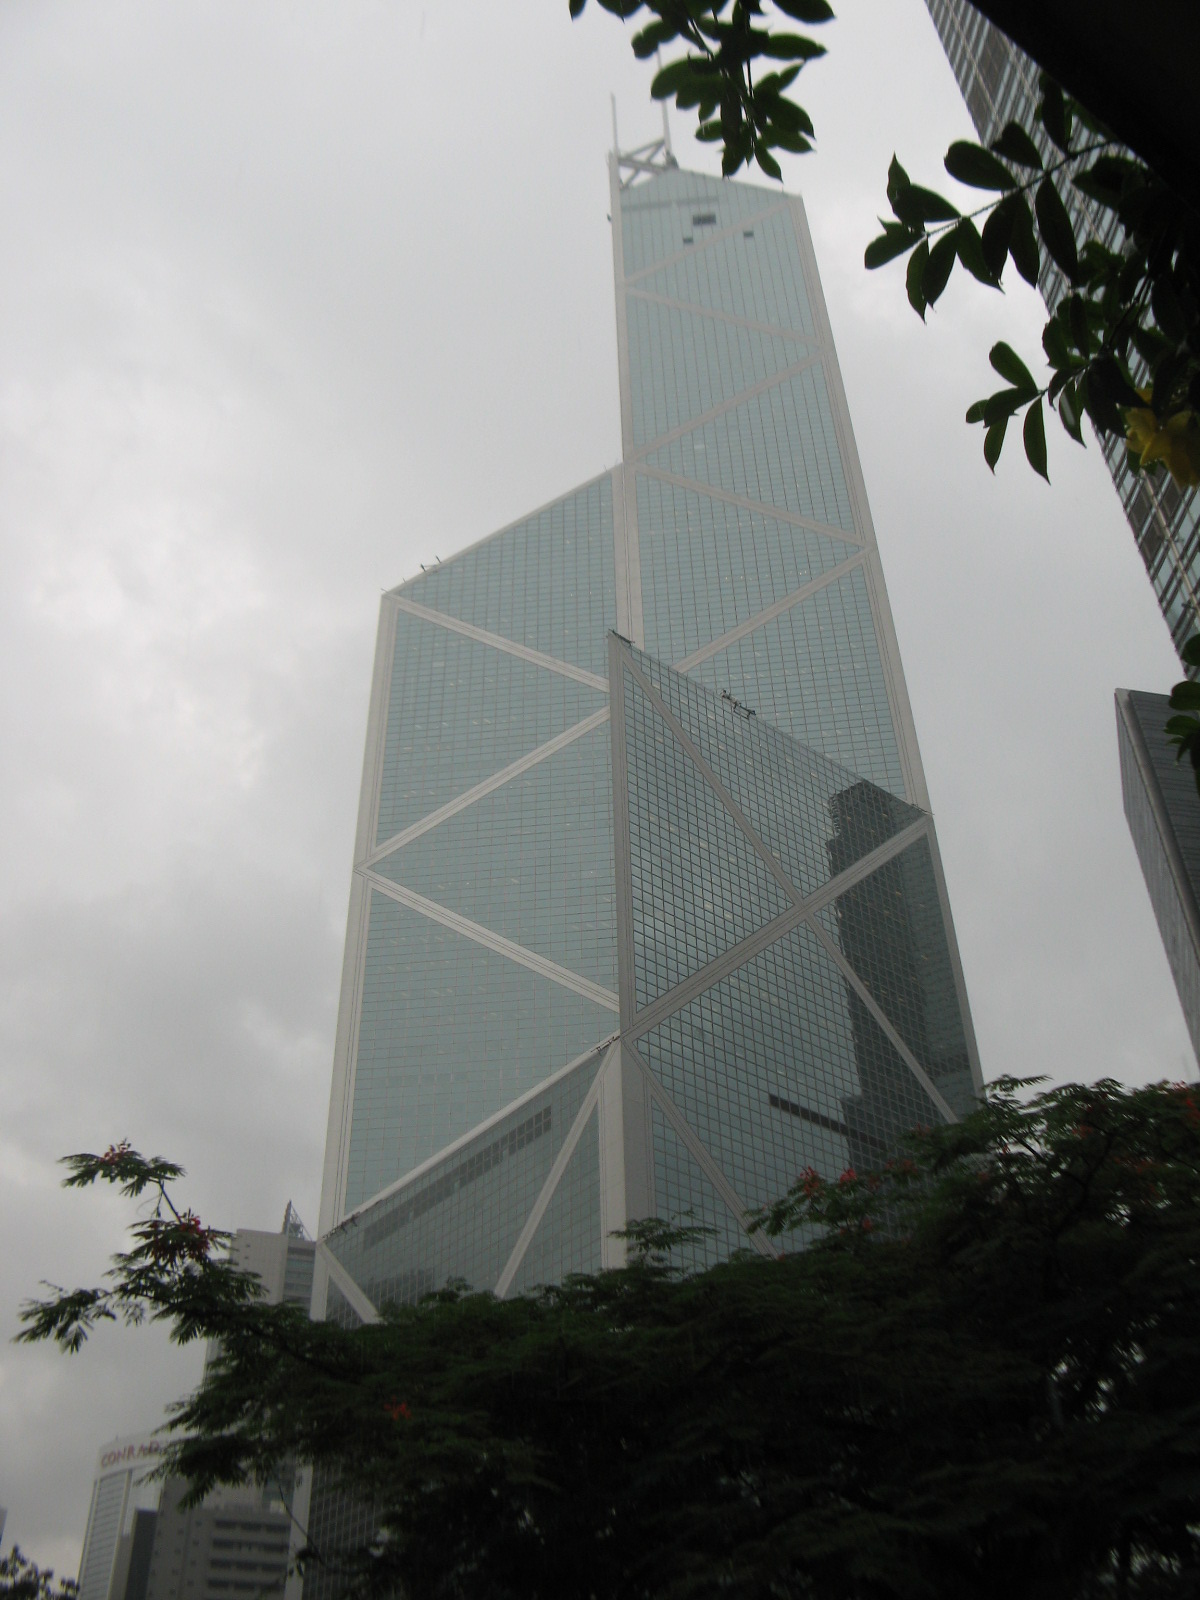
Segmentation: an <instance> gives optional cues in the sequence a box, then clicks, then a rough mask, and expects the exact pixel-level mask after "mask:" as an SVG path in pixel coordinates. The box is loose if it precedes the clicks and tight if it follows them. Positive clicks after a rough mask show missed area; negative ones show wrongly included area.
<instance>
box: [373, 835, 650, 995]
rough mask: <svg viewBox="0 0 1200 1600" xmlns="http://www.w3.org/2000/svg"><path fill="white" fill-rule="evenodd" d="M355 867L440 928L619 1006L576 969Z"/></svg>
mask: <svg viewBox="0 0 1200 1600" xmlns="http://www.w3.org/2000/svg"><path fill="white" fill-rule="evenodd" d="M355 871H356V872H358V873H359V874H360V875H361V876H362V877H363V878H364V879H365V880H366V882H367V883H369V884H370V885H371V887H372V889H378V890H379V892H380V894H386V895H387V896H388V897H389V899H392V900H397V901H399V903H400V904H401V905H403V906H408V907H409V908H410V909H411V910H413V911H419V912H420V913H421V915H422V916H423V917H428V918H429V920H430V921H431V922H437V923H440V924H441V926H442V927H443V928H449V929H450V930H451V931H452V932H454V933H459V934H461V935H462V936H463V938H464V939H470V940H472V941H473V942H474V943H475V944H479V945H482V946H483V947H484V948H485V949H486V950H492V951H494V952H495V953H496V954H497V955H501V956H505V957H507V959H508V960H509V961H515V962H516V963H517V965H518V966H521V967H527V968H528V969H529V971H530V972H536V973H537V974H538V976H539V977H542V978H549V980H550V982H551V983H557V984H559V985H560V986H561V987H562V988H564V989H572V990H574V992H575V993H576V994H581V995H583V997H584V998H585V999H586V1000H591V1001H593V1002H594V1003H595V1004H596V1005H598V1006H604V1007H606V1009H607V1010H609V1011H616V1010H618V1009H619V1008H618V1005H617V997H616V995H615V994H614V993H613V992H612V990H611V989H603V988H601V986H600V985H599V984H598V983H592V982H591V980H590V979H589V978H584V977H581V976H580V974H579V973H578V972H572V971H571V970H570V969H569V968H568V967H560V966H559V965H558V963H557V962H556V961H551V960H550V959H549V958H548V957H547V956H539V955H538V954H537V952H536V951H534V950H528V949H526V947H525V946H524V945H523V944H517V943H516V941H515V940H513V939H506V938H505V937H504V935H503V934H500V933H493V931H492V930H491V928H485V927H484V926H483V924H482V923H480V922H472V921H471V919H470V918H469V917H463V916H460V915H459V913H458V912H457V911H451V910H450V909H449V907H447V906H442V905H439V904H438V903H437V901H436V900H429V899H427V898H426V896H425V895H423V894H417V893H416V891H415V890H413V889H406V888H405V887H404V885H403V884H400V883H393V882H392V880H391V879H390V878H384V877H381V876H380V874H379V873H377V872H372V871H371V870H370V869H369V868H367V867H356V868H355Z"/></svg>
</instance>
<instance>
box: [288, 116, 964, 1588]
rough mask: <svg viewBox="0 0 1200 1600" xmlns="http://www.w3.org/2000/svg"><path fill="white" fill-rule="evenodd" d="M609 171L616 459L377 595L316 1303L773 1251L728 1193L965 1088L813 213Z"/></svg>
mask: <svg viewBox="0 0 1200 1600" xmlns="http://www.w3.org/2000/svg"><path fill="white" fill-rule="evenodd" d="M611 202H612V204H611V221H612V229H613V258H614V266H615V274H616V304H617V336H618V337H617V344H618V366H619V380H620V388H619V394H620V407H621V434H622V461H621V463H620V465H618V466H616V467H614V468H613V469H612V470H610V471H607V472H604V473H602V474H601V475H600V476H598V477H597V478H595V479H593V480H592V481H591V482H589V483H586V484H584V485H583V486H582V487H581V488H578V489H576V490H574V491H572V492H571V493H570V494H567V495H565V496H563V497H562V498H561V499H560V500H556V501H554V502H553V503H552V504H550V505H548V506H545V507H543V508H542V509H541V510H540V511H537V512H535V513H533V514H532V515H531V516H529V517H527V518H524V519H522V520H521V521H520V522H518V523H516V524H514V525H513V526H511V527H509V528H505V529H503V530H501V531H500V532H499V533H496V534H493V535H492V536H491V537H490V538H488V539H485V540H484V541H483V542H482V543H480V544H478V545H475V546H474V547H473V548H471V549H469V550H467V551H464V552H463V553H462V554H461V555H459V556H457V557H455V558H453V559H452V560H449V561H447V562H445V563H444V564H442V565H439V566H437V567H435V568H434V569H433V570H431V571H427V572H424V573H423V574H422V575H421V576H419V577H417V578H415V579H413V580H411V581H409V582H407V583H404V584H401V585H400V587H399V588H397V589H395V590H393V591H391V592H390V593H389V594H387V595H385V596H384V599H383V603H382V608H381V619H380V628H379V642H378V649H377V654H376V666H375V676H374V683H373V687H372V695H371V707H370V716H369V725H368V733H367V753H366V762H365V768H364V777H363V788H362V801H361V806H360V811H359V819H358V835H357V842H356V846H355V865H354V873H353V880H352V890H351V903H350V915H349V929H348V936H347V943H346V959H345V968H344V977H343V986H342V998H341V1008H340V1013H339V1021H338V1033H337V1046H336V1061H335V1069H334V1082H333V1093H332V1097H331V1107H330V1120H329V1134H328V1143H327V1147H326V1164H325V1174H324V1184H323V1191H322V1209H321V1224H320V1233H321V1240H322V1242H321V1246H320V1247H319V1250H318V1258H317V1269H316V1273H317V1277H316V1288H315V1291H314V1303H315V1305H316V1308H317V1310H318V1313H324V1314H325V1315H328V1316H331V1317H337V1318H341V1319H344V1320H352V1319H354V1318H356V1317H357V1318H366V1319H370V1318H372V1317H373V1316H374V1315H375V1312H376V1308H377V1307H378V1305H379V1304H380V1302H381V1301H383V1300H409V1299H412V1298H415V1297H417V1296H419V1295H420V1294H422V1293H425V1292H428V1291H429V1290H431V1289H433V1288H435V1287H437V1286H439V1285H440V1284H441V1283H443V1282H445V1280H446V1279H447V1278H448V1277H450V1276H457V1277H462V1278H465V1279H466V1280H468V1281H469V1282H470V1283H472V1284H474V1285H475V1286H477V1287H480V1288H485V1287H486V1288H493V1289H494V1290H495V1291H496V1292H497V1293H499V1294H508V1293H513V1292H519V1291H520V1290H522V1289H524V1288H527V1287H530V1286H532V1285H534V1284H537V1283H539V1282H547V1281H553V1280H555V1279H557V1278H559V1277H561V1276H562V1275H563V1274H565V1273H567V1272H569V1271H592V1270H596V1269H597V1268H599V1267H600V1266H601V1265H602V1264H613V1263H616V1262H618V1261H619V1260H620V1259H621V1258H622V1251H623V1245H622V1243H621V1241H620V1240H619V1239H616V1238H614V1236H613V1230H615V1229H619V1228H620V1227H621V1226H622V1225H623V1224H624V1223H625V1222H626V1221H627V1220H629V1219H632V1218H637V1217H642V1216H647V1215H652V1214H658V1215H661V1216H671V1215H679V1214H683V1213H688V1212H690V1213H691V1214H692V1215H693V1216H694V1217H695V1219H696V1220H697V1221H698V1222H700V1223H702V1224H703V1225H705V1226H706V1227H707V1228H709V1229H710V1230H711V1232H710V1233H709V1234H708V1235H707V1236H706V1237H705V1239H704V1240H703V1241H702V1242H701V1243H699V1244H697V1245H695V1246H693V1247H692V1248H691V1249H690V1251H689V1252H688V1256H689V1259H690V1260H692V1261H694V1262H703V1261H707V1260H713V1259H716V1258H718V1257H720V1256H723V1255H726V1254H728V1253H729V1252H730V1251H731V1250H733V1249H735V1248H738V1247H740V1246H745V1247H750V1248H754V1249H758V1250H761V1251H763V1252H765V1253H771V1252H772V1251H773V1250H774V1246H773V1245H771V1244H769V1243H767V1242H766V1241H765V1240H763V1239H762V1238H761V1236H758V1235H755V1236H754V1237H753V1239H751V1238H749V1237H748V1236H747V1234H746V1233H745V1231H744V1229H743V1226H742V1223H743V1220H744V1214H745V1212H746V1210H747V1208H749V1207H753V1206H756V1205H759V1204H762V1203H765V1202H767V1201H769V1200H771V1199H774V1198H775V1197H777V1196H778V1195H780V1194H782V1193H783V1191H784V1190H785V1189H786V1187H787V1186H788V1184H789V1183H790V1182H791V1180H792V1179H793V1178H794V1177H795V1175H796V1174H797V1172H799V1171H801V1170H802V1169H803V1168H805V1167H806V1166H809V1165H811V1166H814V1167H816V1168H817V1169H818V1170H820V1171H822V1172H824V1173H827V1174H830V1175H834V1176H835V1175H836V1174H837V1173H838V1172H840V1171H841V1170H843V1169H844V1168H845V1167H847V1166H849V1165H852V1164H854V1163H855V1162H865V1161H872V1160H878V1159H879V1158H881V1157H882V1156H884V1155H886V1153H887V1151H888V1149H889V1148H890V1147H891V1146H892V1144H893V1143H894V1141H895V1139H896V1137H897V1136H898V1134H899V1133H900V1132H901V1131H902V1130H904V1129H907V1128H909V1127H911V1126H913V1125H914V1124H917V1123H922V1122H924V1123H931V1122H934V1121H937V1120H940V1119H943V1118H952V1117H954V1116H955V1115H956V1114H958V1113H959V1112H961V1111H962V1110H964V1109H965V1108H966V1107H968V1106H969V1105H970V1103H971V1101H972V1099H973V1097H974V1095H975V1093H976V1092H977V1089H978V1086H979V1081H980V1080H979V1073H978V1066H977V1063H976V1059H975V1051H974V1044H973V1041H972V1036H971V1030H970V1024H969V1021H968V1017H967V1008H966V1000H965V994H964V989H963V982H962V974H961V971H960V966H959V961H958V956H957V951H956V947H955V943H954V937H953V932H952V929H951V924H950V917H949V909H948V905H947V901H946V894H945V887H944V883H943V880H942V873H941V867H940V863H939V859H938V852H937V843H936V839H935V836H934V832H933V825H932V821H931V819H930V817H929V814H928V799H927V795H926V792H925V784H924V778H923V775H922V772H921V765H920V757H919V754H918V751H917V743H916V737H915V733H914V729H913V723H912V716H911V711H910V708H909V703H908V698H907V694H906V691H905V687H904V679H903V674H902V672H901V668H900V661H899V654H898V651H897V647H896V641H895V636H894V633H893V628H892V620H891V614H890V611H889V608H888V603H887V596H886V592H885V589H884V584H883V577H882V571H881V569H880V565H879V557H878V553H877V550H876V545H875V536H874V531H873V528H872V525H871V520H870V513H869V511H868V508H867V502H866V495H865V492H864V488H863V483H862V476H861V472H860V469H859V464H858V459H857V456H856V454H855V449H854V441H853V436H852V433H851V429H850V421H849V417H848V414H847V410H846V402H845V397H844V394H843V391H842V386H841V380H840V377H839V374H838V370H837V363H836V359H835V356H834V350H833V342H832V337H831V334H830V329H829V323H828V319H827V316H826V312H825V306H824V302H823V300H822V297H821V291H820V285H819V281H818V278H817V272H816V266H815V263H814V260H813V255H812V246H811V242H810V239H809V234H808V228H807V224H806V221H805V217H804V209H803V206H802V205H801V202H800V201H799V200H798V199H795V198H792V197H789V196H787V195H785V194H783V193H781V192H779V191H771V190H765V189H760V188H756V187H753V186H750V185H746V184H741V183H731V182H722V181H719V180H716V179H713V178H708V177H702V176H699V175H696V174H691V173H685V172H682V171H680V170H679V169H678V168H677V167H676V166H675V164H674V161H673V160H672V158H671V156H670V152H669V150H668V149H666V148H665V146H664V145H663V144H657V145H655V146H651V147H646V148H644V149H642V150H639V151H635V152H632V153H630V154H628V155H625V156H621V157H614V158H613V160H612V163H611ZM306 1515H307V1518H308V1526H309V1532H310V1535H311V1537H312V1539H313V1540H314V1542H315V1543H316V1544H317V1545H318V1547H319V1548H322V1549H324V1550H328V1549H331V1548H336V1547H337V1545H338V1543H339V1540H345V1541H346V1542H349V1541H351V1540H352V1538H353V1536H354V1532H355V1516H356V1515H357V1514H356V1513H355V1512H354V1511H353V1508H352V1507H349V1506H347V1505H346V1504H345V1502H344V1501H340V1500H339V1499H338V1497H337V1496H335V1495H331V1494H327V1493H323V1492H322V1491H321V1489H320V1486H319V1485H318V1486H317V1488H316V1489H314V1491H313V1497H312V1504H311V1506H310V1507H309V1508H308V1509H307V1512H306ZM302 1520H303V1516H302ZM305 1590H306V1593H307V1594H320V1593H321V1592H322V1580H321V1578H320V1575H319V1574H315V1575H313V1576H312V1577H311V1578H310V1580H308V1581H306V1584H305Z"/></svg>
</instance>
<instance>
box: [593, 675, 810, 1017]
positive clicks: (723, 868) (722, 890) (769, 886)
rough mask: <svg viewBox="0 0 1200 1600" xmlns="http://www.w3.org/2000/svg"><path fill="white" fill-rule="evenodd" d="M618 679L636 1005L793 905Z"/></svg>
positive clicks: (629, 685)
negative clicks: (622, 695)
mask: <svg viewBox="0 0 1200 1600" xmlns="http://www.w3.org/2000/svg"><path fill="white" fill-rule="evenodd" d="M624 677H625V690H624V693H625V741H626V750H627V752H628V793H629V835H630V851H629V855H630V876H631V880H632V910H633V945H634V950H633V961H634V988H635V994H636V1001H637V1004H638V1006H639V1007H640V1006H645V1005H648V1004H649V1003H650V1002H651V1001H652V1000H655V999H657V997H658V996H659V995H661V994H663V993H665V992H666V990H668V989H670V988H673V987H674V986H675V984H677V983H679V982H681V981H682V979H684V978H685V977H687V976H688V975H689V974H690V973H692V972H695V971H697V970H698V969H699V968H700V967H703V966H705V965H706V964H707V963H708V962H709V961H713V960H715V959H716V957H717V956H719V955H720V954H722V952H723V951H725V950H728V949H730V948H731V947H732V946H733V945H735V944H737V943H739V942H740V941H741V940H742V939H744V938H746V937H748V935H749V934H751V933H753V932H754V931H755V930H756V929H757V928H760V927H762V926H763V925H764V924H766V923H768V922H770V921H771V920H772V919H773V918H774V917H777V916H780V915H782V914H783V912H785V911H786V910H787V909H788V908H789V906H790V904H791V902H790V900H789V899H788V897H787V896H786V895H785V893H784V891H783V890H782V889H781V888H780V886H779V885H778V884H777V883H776V881H775V879H774V878H773V877H772V876H771V874H770V872H769V871H768V869H767V867H766V866H765V864H764V863H763V862H762V861H761V860H760V859H759V857H758V855H757V854H756V852H755V851H754V849H753V847H752V846H751V844H750V843H749V841H748V840H747V839H746V837H745V835H744V834H743V833H742V832H741V830H740V829H739V828H738V826H737V824H736V823H735V822H734V821H733V819H732V818H731V817H730V815H729V813H728V812H727V811H726V810H725V808H724V806H723V805H722V804H721V802H720V800H719V799H718V798H717V796H716V795H715V794H714V793H713V791H712V790H711V789H710V788H709V787H708V785H707V784H706V783H705V781H704V779H703V778H702V777H701V775H700V773H699V771H698V770H697V769H696V767H695V766H693V764H692V762H691V760H690V759H689V757H688V756H687V755H686V754H685V752H684V750H683V749H682V747H681V746H680V745H679V744H678V743H677V742H676V740H675V737H674V735H673V734H672V733H671V732H670V730H669V729H668V728H667V726H666V724H665V723H664V722H663V721H662V719H661V718H660V717H659V716H658V714H657V712H656V711H655V710H654V709H653V707H652V706H651V705H650V703H649V701H648V700H647V699H646V698H645V696H644V695H643V694H642V692H641V690H640V689H639V688H638V686H637V685H636V683H635V682H634V680H633V678H632V676H631V675H630V674H629V673H626V674H625V675H624Z"/></svg>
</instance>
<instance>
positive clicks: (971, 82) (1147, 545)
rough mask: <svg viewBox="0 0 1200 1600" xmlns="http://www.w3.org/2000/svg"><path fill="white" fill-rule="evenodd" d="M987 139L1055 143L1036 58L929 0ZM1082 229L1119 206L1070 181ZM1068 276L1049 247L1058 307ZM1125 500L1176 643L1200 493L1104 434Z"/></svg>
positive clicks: (1194, 596)
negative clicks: (1038, 119)
mask: <svg viewBox="0 0 1200 1600" xmlns="http://www.w3.org/2000/svg"><path fill="white" fill-rule="evenodd" d="M926 4H927V5H928V7H929V14H930V16H931V17H932V18H933V22H934V26H935V27H936V28H937V31H938V35H939V37H940V38H941V41H942V45H943V46H944V48H945V51H946V55H947V56H948V57H949V60H950V65H951V67H952V69H953V71H954V76H955V77H956V78H957V79H958V86H959V88H960V89H961V90H962V94H963V99H964V100H965V101H966V103H967V110H968V111H969V112H970V113H971V120H972V121H973V122H974V124H975V127H976V130H977V132H978V134H979V137H980V139H981V140H982V141H983V142H984V143H985V144H987V143H988V142H989V141H990V140H992V139H994V138H996V136H997V135H998V134H999V133H1000V130H1001V129H1002V128H1003V127H1004V125H1005V124H1006V123H1007V122H1010V121H1016V122H1019V123H1020V124H1021V125H1022V127H1024V128H1025V129H1026V130H1027V131H1028V132H1030V133H1032V134H1034V136H1035V138H1037V139H1038V142H1039V143H1040V144H1041V145H1042V146H1043V148H1048V145H1047V142H1046V141H1045V139H1044V136H1043V135H1042V134H1041V130H1040V129H1039V128H1037V127H1036V126H1035V122H1034V113H1035V111H1036V109H1037V104H1038V100H1039V98H1040V96H1039V91H1038V67H1037V64H1036V63H1035V62H1033V61H1031V60H1030V58H1029V57H1028V56H1027V55H1026V54H1025V53H1024V51H1023V50H1020V49H1019V48H1018V47H1017V46H1016V45H1015V44H1013V42H1012V41H1011V40H1010V39H1009V38H1008V37H1007V35H1006V34H1004V33H1002V32H1001V31H1000V29H999V28H997V27H994V26H993V24H992V23H990V22H989V21H988V20H987V18H986V17H984V16H982V15H981V14H980V13H979V12H978V11H976V10H975V8H974V7H973V6H972V5H970V4H968V0H926ZM1063 190H1064V198H1065V200H1066V202H1067V206H1068V209H1069V211H1070V212H1071V215H1072V219H1073V221H1074V222H1075V226H1076V230H1077V232H1080V231H1082V233H1083V235H1084V236H1085V237H1086V236H1087V235H1091V236H1092V237H1094V238H1096V239H1098V240H1099V241H1100V242H1101V243H1102V244H1106V245H1108V246H1109V247H1110V248H1111V247H1113V246H1114V240H1115V238H1116V237H1117V234H1118V232H1119V230H1118V227H1117V223H1116V219H1115V217H1114V216H1113V214H1112V212H1110V211H1106V210H1104V208H1103V207H1101V206H1099V205H1097V204H1096V203H1095V202H1094V201H1092V200H1089V199H1088V198H1087V197H1086V196H1085V195H1081V194H1080V193H1078V191H1077V190H1075V189H1073V188H1072V187H1071V186H1070V185H1069V184H1068V185H1064V186H1063ZM1064 287H1065V285H1064V280H1063V278H1062V275H1061V274H1060V273H1059V272H1058V270H1057V268H1056V267H1055V266H1054V265H1053V263H1052V262H1051V261H1050V260H1049V258H1048V257H1047V256H1046V254H1045V252H1043V256H1042V273H1041V279H1040V288H1041V291H1042V296H1043V298H1044V299H1045V301H1046V304H1047V305H1048V306H1049V307H1050V309H1051V310H1053V309H1054V307H1055V306H1056V305H1057V304H1058V301H1059V299H1060V297H1061V295H1062V293H1063V290H1064ZM1101 449H1102V450H1103V452H1104V459H1105V461H1106V462H1107V464H1108V469H1109V471H1110V472H1111V474H1112V478H1113V482H1114V484H1115V485H1116V489H1117V493H1118V494H1119V495H1120V497H1121V504H1122V505H1123V506H1124V507H1125V513H1126V515H1127V516H1128V518H1129V525H1130V527H1131V528H1132V529H1133V536H1134V538H1135V540H1136V541H1137V547H1138V550H1139V551H1140V553H1141V557H1142V560H1143V561H1144V562H1145V564H1146V571H1147V572H1148V573H1149V575H1150V582H1151V583H1152V584H1153V586H1154V592H1155V594H1156V595H1157V596H1158V603H1159V605H1160V606H1161V608H1162V614H1163V617H1164V618H1165V619H1166V624H1167V627H1168V628H1169V629H1170V630H1171V638H1172V639H1173V640H1174V642H1175V647H1176V649H1180V648H1181V647H1182V646H1183V645H1184V643H1185V642H1186V641H1187V640H1188V639H1190V638H1191V637H1192V635H1193V634H1195V633H1200V494H1197V492H1196V490H1194V489H1189V490H1186V491H1184V490H1181V489H1179V488H1178V487H1177V486H1176V485H1175V483H1174V482H1173V481H1172V480H1171V478H1170V477H1169V476H1168V475H1167V474H1166V473H1165V472H1159V473H1157V474H1154V473H1145V472H1131V471H1130V470H1129V468H1128V466H1127V465H1126V462H1125V443H1124V440H1122V439H1119V438H1114V437H1111V436H1110V437H1106V438H1105V439H1104V440H1102V441H1101Z"/></svg>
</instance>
